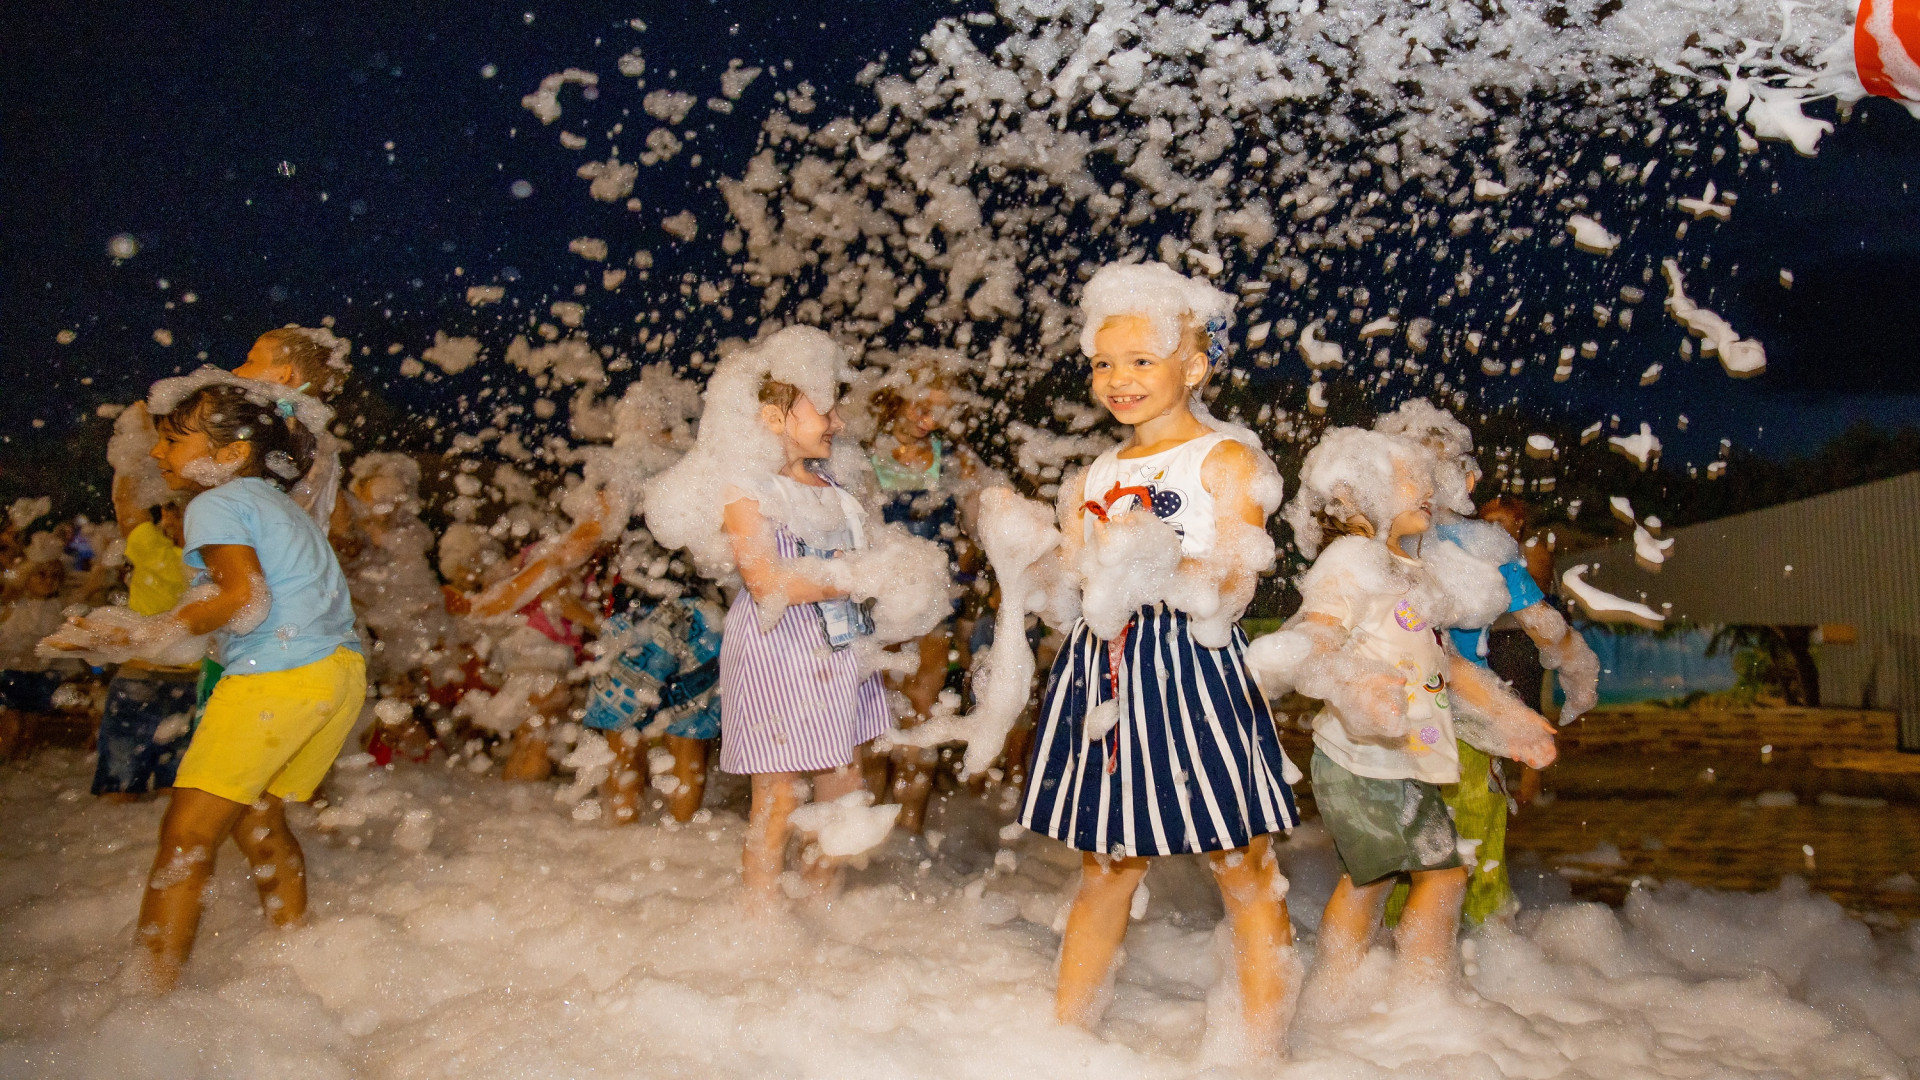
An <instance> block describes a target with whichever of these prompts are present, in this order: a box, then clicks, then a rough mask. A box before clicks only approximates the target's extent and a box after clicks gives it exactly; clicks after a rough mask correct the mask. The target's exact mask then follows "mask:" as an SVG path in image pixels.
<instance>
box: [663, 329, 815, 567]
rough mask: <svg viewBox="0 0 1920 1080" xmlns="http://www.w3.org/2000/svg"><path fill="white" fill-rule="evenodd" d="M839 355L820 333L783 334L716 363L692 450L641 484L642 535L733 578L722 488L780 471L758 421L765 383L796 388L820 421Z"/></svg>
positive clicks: (742, 486)
mask: <svg viewBox="0 0 1920 1080" xmlns="http://www.w3.org/2000/svg"><path fill="white" fill-rule="evenodd" d="M846 363H847V356H846V352H845V351H844V350H843V349H841V347H840V345H839V343H838V342H836V341H834V339H833V338H832V337H830V336H828V335H827V333H826V332H825V331H823V330H816V329H814V328H813V327H811V326H789V327H786V328H784V329H781V330H777V331H774V332H773V333H770V334H767V335H766V336H764V337H762V338H761V339H760V340H758V341H756V342H754V343H753V344H752V345H749V346H747V347H745V348H742V349H738V350H736V351H733V352H730V353H728V354H726V355H725V356H723V357H722V358H721V360H720V363H719V364H718V365H717V366H716V367H715V368H714V371H713V376H712V378H710V379H709V380H708V381H707V394H706V409H705V411H704V412H703V413H702V414H701V416H700V434H699V437H698V441H697V442H696V444H695V445H694V448H693V450H692V451H691V452H689V453H688V454H687V455H686V456H684V457H682V458H681V459H680V460H679V461H677V462H675V463H674V464H673V466H672V467H671V468H669V469H667V470H666V471H665V472H663V473H661V474H660V475H658V476H655V477H653V478H652V479H651V480H649V481H648V482H647V486H646V491H645V498H644V503H645V507H646V515H647V529H648V530H649V531H651V532H652V533H653V536H654V539H655V540H657V541H659V543H660V545H661V546H662V547H665V548H667V549H669V550H671V549H674V548H686V549H687V550H688V552H689V553H690V554H691V555H692V556H693V558H694V562H695V564H696V565H697V566H698V567H699V569H700V572H701V573H702V574H703V575H705V576H707V577H710V578H714V579H716V580H723V581H724V580H728V579H730V578H731V577H732V576H733V573H734V565H733V554H732V547H731V546H730V545H729V544H728V542H727V540H726V537H725V536H724V535H723V534H722V532H721V528H720V519H721V514H722V512H723V510H724V509H725V501H726V493H727V490H728V489H729V488H733V489H735V490H752V489H753V485H754V484H755V483H757V482H758V481H762V480H764V479H765V478H766V477H768V476H770V475H771V474H773V473H775V472H778V471H779V470H780V468H781V467H782V466H783V465H785V464H786V457H785V454H784V453H783V451H782V450H781V447H780V438H779V436H777V435H775V434H774V433H773V432H771V431H769V430H767V426H766V425H765V424H764V423H762V422H761V420H760V388H761V387H762V386H764V385H765V384H766V382H767V380H768V379H772V380H773V381H775V382H783V383H786V384H788V385H790V386H794V387H797V388H799V390H800V393H801V394H803V395H804V396H805V397H806V399H807V400H808V401H809V402H811V403H812V405H813V407H814V408H816V409H818V410H820V412H822V413H826V412H829V411H831V410H832V409H833V408H834V406H835V405H837V404H838V400H839V390H840V383H841V382H842V373H843V371H844V369H845V367H846Z"/></svg>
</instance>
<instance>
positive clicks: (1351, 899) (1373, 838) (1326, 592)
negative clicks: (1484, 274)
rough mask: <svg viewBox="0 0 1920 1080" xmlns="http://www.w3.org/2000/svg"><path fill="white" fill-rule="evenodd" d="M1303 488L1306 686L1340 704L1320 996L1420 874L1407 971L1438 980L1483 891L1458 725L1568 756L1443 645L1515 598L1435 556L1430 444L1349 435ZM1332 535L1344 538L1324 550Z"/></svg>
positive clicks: (1326, 794) (1326, 796)
mask: <svg viewBox="0 0 1920 1080" xmlns="http://www.w3.org/2000/svg"><path fill="white" fill-rule="evenodd" d="M1300 484H1301V490H1300V492H1299V494H1297V495H1296V496H1295V498H1294V501H1293V503H1292V504H1290V505H1289V506H1288V512H1287V518H1288V521H1289V522H1290V523H1291V524H1292V525H1293V528H1294V536H1295V542H1296V543H1297V544H1298V545H1299V547H1300V549H1301V550H1302V551H1303V552H1304V553H1307V554H1308V555H1312V554H1314V553H1316V552H1318V554H1319V557H1318V559H1317V560H1316V561H1315V562H1314V564H1313V566H1312V567H1311V568H1310V569H1309V570H1308V571H1307V573H1306V574H1305V575H1304V576H1303V577H1302V578H1301V580H1300V593H1301V606H1300V610H1299V611H1298V612H1297V613H1296V614H1295V615H1294V617H1293V618H1292V619H1291V620H1289V622H1288V624H1287V628H1288V630H1290V631H1292V632H1294V633H1296V634H1298V635H1299V636H1300V637H1301V638H1302V639H1304V641H1305V642H1306V643H1307V644H1308V646H1309V650H1310V651H1309V652H1308V655H1307V656H1306V658H1305V659H1303V660H1302V661H1300V663H1299V665H1298V668H1297V669H1296V671H1295V672H1294V674H1293V678H1292V681H1293V683H1294V685H1295V686H1297V687H1298V688H1299V689H1300V691H1301V692H1302V693H1304V694H1307V695H1308V696H1310V697H1316V698H1319V699H1321V700H1322V701H1323V702H1325V703H1326V704H1325V708H1324V709H1323V710H1322V711H1321V713H1320V715H1319V716H1318V717H1316V718H1315V720H1314V736H1313V738H1314V755H1313V767H1312V777H1313V780H1312V782H1313V793H1314V800H1315V802H1316V804H1317V805H1318V807H1319V809H1320V814H1321V817H1322V819H1323V821H1324V822H1325V824H1326V827H1327V830H1328V831H1329V832H1330V833H1332V835H1333V841H1334V850H1335V853H1336V855H1337V856H1338V857H1339V860H1340V867H1341V878H1340V881H1339V883H1338V885H1336V886H1335V888H1334V893H1333V897H1332V899H1330V900H1329V901H1328V902H1327V908H1326V912H1325V914H1324V916H1323V917H1322V919H1321V923H1320V938H1319V948H1318V954H1317V957H1316V961H1315V964H1316V970H1315V976H1314V978H1315V983H1316V987H1317V988H1318V989H1320V990H1323V991H1324V992H1325V996H1332V997H1337V996H1340V995H1341V991H1342V990H1343V989H1344V987H1345V986H1346V984H1347V982H1348V980H1349V979H1350V977H1351V975H1352V973H1353V971H1354V970H1355V969H1356V968H1357V967H1358V966H1359V963H1360V961H1361V960H1362V959H1363V958H1364V957H1365V955H1366V951H1367V947H1368V943H1369V942H1370V941H1371V939H1372V936H1373V932H1374V929H1375V927H1376V926H1377V925H1378V922H1379V919H1380V910H1381V905H1382V904H1383V902H1384V901H1385V900H1386V897H1387V894H1388V892H1389V891H1390V890H1391V889H1392V887H1393V884H1394V882H1395V881H1396V880H1398V878H1399V876H1400V875H1402V874H1409V875H1411V878H1412V889H1411V892H1410V894H1409V896H1408V900H1407V906H1406V912H1405V914H1404V915H1403V916H1402V918H1401V920H1400V925H1399V928H1398V932H1397V940H1398V944H1399V961H1400V967H1399V978H1400V979H1401V980H1403V981H1407V982H1413V983H1432V982H1437V981H1440V980H1443V979H1444V978H1446V977H1447V976H1448V975H1449V974H1450V973H1451V971H1452V967H1453V964H1452V958H1453V952H1454V937H1455V934H1456V931H1457V928H1458V924H1459V914H1460V903H1461V898H1462V896H1463V894H1464V893H1465V890H1466V884H1467V872H1466V869H1465V868H1464V867H1463V866H1462V865H1461V858H1460V853H1459V850H1458V837H1457V835H1456V833H1455V831H1454V826H1453V823H1452V821H1451V819H1450V818H1449V816H1448V811H1447V806H1446V804H1445V802H1444V801H1443V799H1442V797H1441V794H1440V787H1441V785H1446V784H1457V783H1459V781H1460V760H1459V756H1458V750H1457V748H1456V745H1455V741H1454V734H1455V721H1456V716H1465V715H1468V714H1471V716H1472V717H1474V718H1475V719H1476V720H1478V721H1480V722H1481V723H1482V725H1483V726H1482V727H1480V728H1477V729H1469V728H1468V726H1467V725H1465V724H1462V725H1461V726H1460V733H1461V736H1462V737H1463V738H1464V739H1466V740H1467V741H1469V742H1471V743H1473V744H1475V745H1478V746H1480V747H1482V748H1484V749H1489V750H1492V751H1494V752H1498V753H1503V754H1508V755H1510V756H1514V757H1517V758H1519V759H1520V760H1522V761H1525V762H1527V763H1528V764H1531V765H1535V766H1536V767H1541V766H1544V765H1546V764H1547V763H1549V762H1551V761H1552V760H1553V729H1552V728H1551V726H1549V725H1548V724H1547V722H1546V721H1545V719H1543V718H1542V717H1540V716H1539V715H1538V714H1536V713H1533V712H1532V711H1531V710H1528V709H1527V708H1526V707H1525V706H1523V705H1521V704H1520V703H1519V702H1518V701H1517V700H1514V699H1513V697H1512V695H1511V694H1508V693H1506V692H1505V690H1504V689H1503V688H1501V687H1500V686H1499V684H1498V681H1497V680H1495V679H1493V678H1491V676H1485V677H1482V676H1481V675H1480V674H1479V672H1480V669H1478V668H1476V667H1474V666H1473V665H1472V664H1470V663H1468V662H1467V661H1465V660H1463V659H1461V658H1460V657H1459V656H1458V655H1456V654H1450V653H1449V652H1448V651H1447V650H1446V648H1445V646H1444V645H1443V644H1442V642H1441V639H1440V637H1439V630H1440V628H1442V627H1446V626H1454V625H1467V626H1471V625H1483V624H1484V623H1486V622H1488V621H1491V619H1492V618H1493V616H1494V615H1496V614H1498V612H1499V610H1500V609H1501V608H1502V607H1504V606H1505V604H1506V600H1507V594H1506V590H1505V588H1504V587H1503V585H1502V583H1501V579H1500V575H1499V573H1498V571H1497V570H1496V569H1495V568H1494V567H1493V566H1492V565H1491V564H1489V563H1486V562H1482V561H1480V560H1477V559H1474V558H1473V557H1472V556H1470V555H1468V554H1466V553H1465V552H1463V551H1461V550H1460V549H1459V548H1456V547H1454V546H1453V545H1451V544H1426V545H1424V546H1420V545H1419V543H1418V542H1419V540H1420V539H1421V538H1423V537H1424V535H1425V534H1426V532H1427V530H1428V529H1429V527H1430V526H1431V524H1432V513H1433V500H1434V484H1433V468H1432V459H1431V457H1430V455H1429V454H1428V453H1427V452H1426V451H1425V449H1424V448H1423V447H1421V446H1419V445H1418V444H1415V443H1412V442H1410V441H1407V440H1403V439H1399V438H1395V437H1393V436H1389V435H1385V434H1381V433H1379V432H1372V431H1362V430H1359V429H1356V428H1340V429H1336V430H1334V431H1331V432H1328V433H1327V435H1326V436H1325V437H1324V438H1322V440H1321V442H1320V443H1319V445H1317V446H1315V447H1314V449H1313V450H1312V451H1310V452H1309V453H1308V455H1307V459H1306V462H1305V464H1304V465H1303V467H1302V469H1301V473H1300ZM1328 532H1333V533H1336V534H1344V535H1340V538H1339V539H1336V540H1334V541H1333V542H1332V543H1330V544H1328V545H1327V546H1326V549H1325V550H1324V551H1320V545H1321V543H1322V540H1323V539H1324V537H1325V535H1326V534H1327V533H1328ZM1423 557H1424V558H1423ZM1281 636H1282V635H1275V637H1276V638H1279V637H1281ZM1264 640H1265V639H1263V641H1264ZM1485 725H1491V726H1492V727H1494V728H1495V729H1496V730H1495V734H1498V735H1500V736H1501V737H1500V738H1493V737H1490V736H1489V734H1488V733H1487V731H1486V726H1485ZM1315 996H1316V997H1320V996H1322V994H1320V993H1316V995H1315Z"/></svg>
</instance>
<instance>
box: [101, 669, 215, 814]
mask: <svg viewBox="0 0 1920 1080" xmlns="http://www.w3.org/2000/svg"><path fill="white" fill-rule="evenodd" d="M199 674H200V673H199V672H197V671H189V672H180V673H175V672H167V671H139V672H132V671H128V672H122V673H121V674H119V675H117V676H115V677H114V680H113V682H111V683H109V684H108V685H107V705H106V709H105V710H104V711H103V712H102V713H101V715H100V762H99V764H98V765H97V766H95V768H94V772H93V793H94V794H95V795H106V794H112V793H118V794H127V795H143V794H146V793H147V792H149V791H155V790H158V789H160V788H169V787H172V786H173V777H174V773H175V771H176V770H178V769H179V767H180V755H182V754H184V753H186V752H187V744H188V743H189V742H190V741H191V736H192V734H193V715H194V684H195V683H196V682H197V681H198V680H199Z"/></svg>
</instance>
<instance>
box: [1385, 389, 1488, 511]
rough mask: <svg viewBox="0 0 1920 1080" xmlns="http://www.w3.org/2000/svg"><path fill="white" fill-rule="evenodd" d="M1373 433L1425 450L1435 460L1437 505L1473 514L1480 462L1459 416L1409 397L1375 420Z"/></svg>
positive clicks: (1470, 433)
mask: <svg viewBox="0 0 1920 1080" xmlns="http://www.w3.org/2000/svg"><path fill="white" fill-rule="evenodd" d="M1373 430H1375V431H1378V432H1381V433H1382V434H1386V435H1394V436H1398V437H1400V438H1404V439H1408V440H1411V441H1413V442H1416V443H1418V444H1420V445H1421V446H1424V447H1426V449H1427V450H1428V451H1429V452H1430V453H1431V454H1432V455H1433V457H1434V469H1433V488H1434V491H1433V496H1434V502H1435V504H1436V505H1438V506H1443V507H1445V508H1446V509H1448V510H1451V511H1453V512H1454V513H1456V514H1459V515H1462V516H1466V515H1471V514H1472V513H1473V509H1474V507H1473V481H1472V475H1471V474H1478V473H1479V472H1480V463H1479V462H1478V461H1477V460H1475V459H1474V456H1473V432H1472V431H1469V430H1468V429H1467V425H1466V424H1464V423H1461V422H1460V418H1459V417H1456V416H1454V415H1453V414H1452V413H1450V412H1448V411H1447V410H1445V409H1442V408H1440V407H1439V406H1437V405H1435V404H1433V403H1432V402H1430V401H1428V400H1426V399H1425V398H1410V399H1408V400H1407V401H1404V402H1402V403H1401V404H1400V407H1399V408H1397V409H1395V410H1394V411H1392V412H1390V413H1387V414H1385V415H1383V416H1381V417H1380V418H1379V419H1378V420H1375V421H1374V423H1373Z"/></svg>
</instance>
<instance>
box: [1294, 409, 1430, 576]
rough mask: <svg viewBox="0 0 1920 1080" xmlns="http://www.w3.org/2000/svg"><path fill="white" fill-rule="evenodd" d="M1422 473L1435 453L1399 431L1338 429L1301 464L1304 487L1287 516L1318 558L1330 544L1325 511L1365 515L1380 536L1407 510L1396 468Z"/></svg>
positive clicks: (1298, 540)
mask: <svg viewBox="0 0 1920 1080" xmlns="http://www.w3.org/2000/svg"><path fill="white" fill-rule="evenodd" d="M1396 467H1397V468H1400V469H1405V470H1407V472H1408V473H1409V474H1411V475H1414V476H1420V475H1422V473H1423V472H1427V471H1429V470H1431V468H1432V453H1431V451H1428V450H1427V449H1426V448H1425V447H1422V446H1419V445H1418V444H1415V443H1412V442H1409V441H1407V440H1406V439H1403V438H1400V437H1398V436H1394V435H1387V434H1385V433H1382V432H1379V431H1367V430H1365V429H1363V428H1352V427H1343V428H1333V429H1331V430H1329V431H1328V432H1327V433H1326V434H1325V435H1324V436H1322V437H1321V439H1320V442H1319V443H1318V444H1317V445H1316V446H1314V448H1313V449H1312V450H1309V451H1307V457H1306V460H1305V461H1304V462H1303V463H1302V464H1301V466H1300V487H1299V490H1298V491H1296V492H1295V493H1294V496H1293V499H1292V501H1290V502H1288V503H1287V507H1286V510H1285V511H1284V515H1285V517H1286V519H1287V524H1289V525H1291V526H1293V538H1294V543H1295V544H1296V545H1297V546H1298V547H1299V548H1300V552H1301V554H1303V555H1305V556H1307V557H1308V558H1312V557H1313V556H1314V555H1316V554H1318V553H1319V551H1320V545H1321V544H1322V543H1324V542H1325V539H1326V537H1325V534H1324V530H1323V529H1322V528H1321V525H1320V521H1319V514H1320V513H1321V512H1322V511H1325V512H1327V513H1329V514H1331V515H1333V516H1335V517H1341V518H1344V517H1346V516H1348V515H1351V514H1359V515H1360V516H1361V517H1364V518H1366V519H1367V522H1368V523H1369V524H1371V525H1372V526H1373V531H1374V535H1375V536H1381V537H1384V536H1386V535H1387V529H1388V526H1390V525H1391V524H1392V523H1393V519H1394V518H1395V517H1397V516H1399V515H1400V514H1401V513H1402V512H1404V511H1406V510H1410V509H1412V507H1410V506H1405V505H1402V502H1403V500H1402V499H1401V497H1400V495H1399V485H1398V484H1397V483H1395V469H1396Z"/></svg>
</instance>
